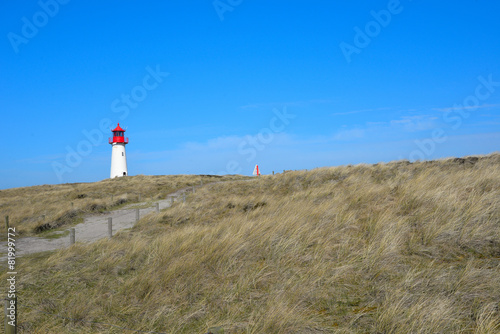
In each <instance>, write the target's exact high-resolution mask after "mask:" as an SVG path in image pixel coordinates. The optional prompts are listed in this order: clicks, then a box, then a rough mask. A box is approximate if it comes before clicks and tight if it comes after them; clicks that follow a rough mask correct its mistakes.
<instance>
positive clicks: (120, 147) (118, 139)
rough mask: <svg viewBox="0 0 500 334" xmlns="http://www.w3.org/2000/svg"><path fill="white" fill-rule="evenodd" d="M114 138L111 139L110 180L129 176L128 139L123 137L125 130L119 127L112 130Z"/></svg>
mask: <svg viewBox="0 0 500 334" xmlns="http://www.w3.org/2000/svg"><path fill="white" fill-rule="evenodd" d="M111 131H112V132H113V138H109V143H110V144H111V147H112V150H111V175H110V176H109V177H110V178H115V177H120V176H127V175H128V171H127V154H126V153H125V145H127V144H128V138H125V137H124V136H123V134H124V132H125V130H123V129H122V128H121V127H120V123H118V126H117V127H116V128H115V129H114V130H111Z"/></svg>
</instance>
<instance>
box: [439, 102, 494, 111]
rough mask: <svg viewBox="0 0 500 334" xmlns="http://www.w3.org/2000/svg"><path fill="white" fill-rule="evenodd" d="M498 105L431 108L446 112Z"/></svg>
mask: <svg viewBox="0 0 500 334" xmlns="http://www.w3.org/2000/svg"><path fill="white" fill-rule="evenodd" d="M497 107H500V103H497V104H482V105H480V106H459V107H446V108H432V110H436V111H441V112H448V111H456V110H470V109H484V108H497Z"/></svg>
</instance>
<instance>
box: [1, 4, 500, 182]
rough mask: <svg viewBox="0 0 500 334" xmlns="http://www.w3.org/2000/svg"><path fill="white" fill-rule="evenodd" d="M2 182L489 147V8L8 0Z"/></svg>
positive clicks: (292, 165) (492, 104) (495, 112)
mask: <svg viewBox="0 0 500 334" xmlns="http://www.w3.org/2000/svg"><path fill="white" fill-rule="evenodd" d="M0 9H1V10H0V32H1V35H0V36H1V38H0V74H1V75H0V108H1V109H0V110H1V124H2V131H1V132H0V139H1V140H0V152H1V154H0V188H10V187H20V186H30V185H38V184H55V183H67V182H92V181H98V180H102V179H105V178H107V177H109V169H110V159H111V147H110V145H109V144H108V142H107V138H108V137H109V136H110V135H111V132H110V131H109V128H110V127H114V126H116V123H117V122H120V125H121V126H123V127H126V128H127V132H126V135H127V136H128V137H129V138H130V144H129V145H127V158H128V169H129V174H130V175H137V174H146V175H151V174H208V173H214V174H224V173H241V174H247V175H249V174H251V173H252V171H253V167H254V165H255V164H259V166H260V169H261V171H262V172H263V173H264V174H267V173H271V171H273V170H274V171H282V170H283V169H311V168H315V167H321V166H335V165H342V164H356V163H363V162H365V163H375V162H380V161H390V160H397V159H410V160H416V159H435V158H441V157H450V156H463V155H472V154H487V153H491V152H494V151H498V150H499V147H500V131H499V127H498V126H499V124H500V61H499V60H500V58H499V57H500V38H499V37H500V20H498V13H499V12H500V3H499V2H498V1H493V0H491V1H484V0H482V1H473V0H470V1H469V0H468V1H456V2H451V1H446V2H437V1H418V0H413V1H410V0H401V1H396V0H390V1H349V2H348V1H326V0H325V1H295V0H287V1H279V0H278V1H272V2H270V1H263V0H253V1H249V0H243V1H240V0H216V1H213V0H206V1H205V0H204V1H190V2H188V1H174V0H173V1H155V2H152V3H148V2H144V1H141V2H139V1H126V2H125V1H93V0H90V1H75V0H59V1H56V0H41V1H39V2H36V1H24V2H18V1H6V2H3V3H2V4H0Z"/></svg>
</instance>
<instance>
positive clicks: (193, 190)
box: [193, 186, 194, 194]
mask: <svg viewBox="0 0 500 334" xmlns="http://www.w3.org/2000/svg"><path fill="white" fill-rule="evenodd" d="M193 194H194V186H193Z"/></svg>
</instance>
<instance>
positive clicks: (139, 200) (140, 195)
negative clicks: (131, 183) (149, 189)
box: [139, 193, 141, 202]
mask: <svg viewBox="0 0 500 334" xmlns="http://www.w3.org/2000/svg"><path fill="white" fill-rule="evenodd" d="M140 201H141V193H139V202H140Z"/></svg>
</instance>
